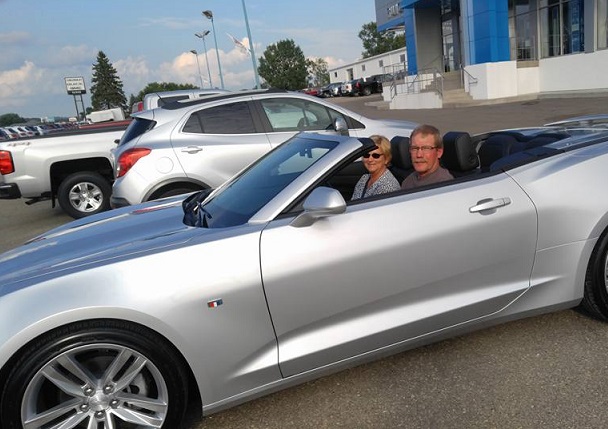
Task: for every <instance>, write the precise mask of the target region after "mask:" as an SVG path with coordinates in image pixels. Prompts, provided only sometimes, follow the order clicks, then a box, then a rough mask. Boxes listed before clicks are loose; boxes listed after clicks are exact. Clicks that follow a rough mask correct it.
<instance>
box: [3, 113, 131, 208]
mask: <svg viewBox="0 0 608 429" xmlns="http://www.w3.org/2000/svg"><path fill="white" fill-rule="evenodd" d="M129 122H130V121H119V122H110V123H104V124H96V125H90V126H85V128H82V129H79V130H74V131H66V132H62V133H57V134H53V135H49V136H38V137H29V138H20V139H15V140H5V141H0V199H15V198H26V199H27V201H26V204H33V203H35V202H38V201H44V200H51V201H52V205H53V207H55V202H56V201H58V202H59V205H60V206H61V208H62V209H63V210H64V211H65V212H66V213H67V214H68V215H70V216H72V217H73V218H76V219H77V218H81V217H84V216H88V215H92V214H95V213H99V212H102V211H104V210H108V209H109V208H110V194H111V193H112V181H113V178H114V177H113V165H112V161H111V159H112V158H111V155H110V151H111V150H112V149H113V148H115V147H116V141H117V140H119V139H120V137H121V136H122V134H123V133H124V130H125V129H126V127H127V125H128V123H129Z"/></svg>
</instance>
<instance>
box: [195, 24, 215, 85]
mask: <svg viewBox="0 0 608 429" xmlns="http://www.w3.org/2000/svg"><path fill="white" fill-rule="evenodd" d="M209 33H211V32H210V31H209V30H203V32H202V33H194V35H195V36H196V37H198V38H199V39H203V47H204V48H205V62H206V63H207V75H208V76H209V87H210V88H213V82H212V81H211V70H209V57H208V56H207V44H206V43H205V36H207V35H208V34H209Z"/></svg>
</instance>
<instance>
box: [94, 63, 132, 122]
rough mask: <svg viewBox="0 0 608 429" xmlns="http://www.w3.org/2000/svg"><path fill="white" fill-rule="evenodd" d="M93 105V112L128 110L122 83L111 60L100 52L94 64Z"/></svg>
mask: <svg viewBox="0 0 608 429" xmlns="http://www.w3.org/2000/svg"><path fill="white" fill-rule="evenodd" d="M91 105H92V107H93V110H105V109H111V108H113V107H120V108H122V110H123V112H128V110H127V98H126V97H125V93H124V91H123V89H122V81H121V80H120V78H119V77H118V73H117V72H116V69H115V68H114V66H113V65H112V64H110V60H109V59H108V57H107V56H106V54H104V53H103V51H99V53H98V54H97V62H96V63H95V64H93V77H92V78H91Z"/></svg>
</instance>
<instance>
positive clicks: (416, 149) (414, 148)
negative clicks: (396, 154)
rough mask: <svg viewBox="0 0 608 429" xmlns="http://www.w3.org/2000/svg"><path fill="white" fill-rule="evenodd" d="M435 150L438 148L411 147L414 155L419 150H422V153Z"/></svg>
mask: <svg viewBox="0 0 608 429" xmlns="http://www.w3.org/2000/svg"><path fill="white" fill-rule="evenodd" d="M433 149H437V146H410V152H412V153H416V152H418V151H419V150H421V151H422V153H429V152H430V151H432V150H433Z"/></svg>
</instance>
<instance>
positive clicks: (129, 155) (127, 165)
mask: <svg viewBox="0 0 608 429" xmlns="http://www.w3.org/2000/svg"><path fill="white" fill-rule="evenodd" d="M150 152H152V150H150V149H148V148H145V147H136V148H133V149H129V150H127V151H125V152H123V153H122V154H121V155H120V157H119V158H118V166H117V167H116V178H117V179H118V178H119V177H122V176H124V175H125V174H127V172H128V171H129V170H130V169H131V167H133V166H134V165H135V163H136V162H137V161H139V160H140V159H141V158H143V157H144V156H146V155H148V154H149V153H150Z"/></svg>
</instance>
